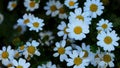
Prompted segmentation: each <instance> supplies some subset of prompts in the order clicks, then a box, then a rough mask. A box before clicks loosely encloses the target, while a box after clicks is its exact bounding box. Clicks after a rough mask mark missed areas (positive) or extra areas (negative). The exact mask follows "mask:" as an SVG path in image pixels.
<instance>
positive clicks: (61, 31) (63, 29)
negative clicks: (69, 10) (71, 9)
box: [57, 21, 68, 39]
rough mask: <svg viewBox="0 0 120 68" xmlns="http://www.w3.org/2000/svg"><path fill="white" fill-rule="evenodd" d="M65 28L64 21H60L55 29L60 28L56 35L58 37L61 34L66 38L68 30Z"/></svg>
mask: <svg viewBox="0 0 120 68" xmlns="http://www.w3.org/2000/svg"><path fill="white" fill-rule="evenodd" d="M67 28H68V27H67V24H66V23H65V22H64V21H62V22H61V23H60V24H59V25H58V27H57V29H58V30H60V31H59V32H58V33H57V35H58V36H59V37H61V36H63V39H67V35H68V32H67V31H66V29H67Z"/></svg>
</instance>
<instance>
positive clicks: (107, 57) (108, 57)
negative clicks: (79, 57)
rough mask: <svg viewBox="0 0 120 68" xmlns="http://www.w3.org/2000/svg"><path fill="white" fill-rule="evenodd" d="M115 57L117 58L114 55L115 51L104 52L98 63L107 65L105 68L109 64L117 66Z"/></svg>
mask: <svg viewBox="0 0 120 68" xmlns="http://www.w3.org/2000/svg"><path fill="white" fill-rule="evenodd" d="M114 58H115V56H114V54H113V53H108V52H105V53H102V54H101V61H100V63H99V64H98V66H100V67H105V68H106V67H107V66H109V67H114V66H115V65H114V63H113V61H114Z"/></svg>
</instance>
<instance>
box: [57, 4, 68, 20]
mask: <svg viewBox="0 0 120 68" xmlns="http://www.w3.org/2000/svg"><path fill="white" fill-rule="evenodd" d="M58 10H59V14H58V17H59V18H60V19H67V14H66V11H65V8H64V5H63V4H61V5H60V8H59V9H58Z"/></svg>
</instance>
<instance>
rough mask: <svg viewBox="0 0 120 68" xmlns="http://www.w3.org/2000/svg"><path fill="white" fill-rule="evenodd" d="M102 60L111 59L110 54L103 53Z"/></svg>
mask: <svg viewBox="0 0 120 68" xmlns="http://www.w3.org/2000/svg"><path fill="white" fill-rule="evenodd" d="M103 61H105V62H107V63H108V62H110V61H111V56H110V55H108V54H106V55H104V56H103Z"/></svg>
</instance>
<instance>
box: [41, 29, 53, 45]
mask: <svg viewBox="0 0 120 68" xmlns="http://www.w3.org/2000/svg"><path fill="white" fill-rule="evenodd" d="M39 36H40V40H39V41H40V43H41V45H47V46H49V45H50V44H52V43H53V39H54V38H55V37H54V36H53V33H52V32H51V31H44V32H40V33H39Z"/></svg>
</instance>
